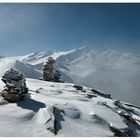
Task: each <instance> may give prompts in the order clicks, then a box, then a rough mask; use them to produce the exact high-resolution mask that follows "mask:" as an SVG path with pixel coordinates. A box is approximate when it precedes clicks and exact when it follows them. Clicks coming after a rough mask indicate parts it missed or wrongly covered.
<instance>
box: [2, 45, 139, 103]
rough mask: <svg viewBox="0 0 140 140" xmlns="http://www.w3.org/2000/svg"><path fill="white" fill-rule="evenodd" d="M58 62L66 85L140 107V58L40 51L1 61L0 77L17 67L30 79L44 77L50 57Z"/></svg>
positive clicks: (79, 51) (109, 53)
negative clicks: (104, 93)
mask: <svg viewBox="0 0 140 140" xmlns="http://www.w3.org/2000/svg"><path fill="white" fill-rule="evenodd" d="M49 56H52V57H53V58H54V59H56V61H57V67H58V68H59V70H60V71H61V73H62V80H64V81H65V82H71V83H77V84H81V85H84V86H88V87H93V88H95V89H99V90H101V91H103V92H107V93H110V94H111V95H112V97H114V98H116V99H121V100H123V101H127V102H130V103H133V104H137V105H140V102H139V100H140V86H139V83H140V56H138V55H137V56H136V55H134V54H130V53H119V52H117V51H113V50H108V51H105V52H98V51H95V50H93V49H89V48H79V49H75V50H72V51H68V52H51V51H48V52H36V53H33V54H29V55H27V56H22V57H9V58H1V59H0V69H1V71H0V76H2V75H3V73H4V72H5V71H6V70H8V69H9V68H11V67H13V68H16V69H17V70H19V71H21V72H22V73H23V74H25V76H26V77H28V78H36V79H38V78H39V77H41V76H42V68H43V64H44V62H45V61H46V59H47V57H49Z"/></svg>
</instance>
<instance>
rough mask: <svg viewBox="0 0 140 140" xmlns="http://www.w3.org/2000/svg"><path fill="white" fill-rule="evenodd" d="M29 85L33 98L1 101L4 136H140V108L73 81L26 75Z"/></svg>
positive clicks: (0, 133) (0, 128) (0, 118)
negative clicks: (33, 77) (40, 78)
mask: <svg viewBox="0 0 140 140" xmlns="http://www.w3.org/2000/svg"><path fill="white" fill-rule="evenodd" d="M2 86H3V83H2V82H1V81H0V90H2V88H3V87H2ZM27 86H28V88H29V92H30V93H31V98H29V99H26V100H23V101H20V102H18V103H12V104H10V103H9V104H5V105H0V136H1V137H2V136H10V137H13V136H15V137H16V136H18V137H27V136H29V137H35V136H37V137H44V136H46V137H47V136H56V137H57V136H58V137H60V136H80V137H82V136H92V137H95V136H96V137H97V136H100V137H106V136H108V137H110V136H114V134H115V133H117V134H116V135H119V133H118V131H119V132H122V133H123V134H124V132H125V133H127V135H128V136H140V108H137V107H134V106H131V105H125V103H122V102H121V106H119V105H120V104H118V105H117V104H115V100H112V99H111V98H110V97H109V96H108V95H106V94H104V93H100V92H99V93H98V92H97V91H95V90H93V89H91V88H87V87H79V86H75V85H74V84H70V83H53V82H45V81H41V80H35V79H28V78H27ZM126 114H127V115H126ZM123 115H124V116H123ZM128 115H129V116H130V118H129V117H128ZM126 117H127V118H126ZM114 129H115V130H114Z"/></svg>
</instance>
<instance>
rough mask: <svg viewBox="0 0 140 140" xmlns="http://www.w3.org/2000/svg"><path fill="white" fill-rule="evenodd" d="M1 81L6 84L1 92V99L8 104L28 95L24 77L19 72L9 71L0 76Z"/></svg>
mask: <svg viewBox="0 0 140 140" xmlns="http://www.w3.org/2000/svg"><path fill="white" fill-rule="evenodd" d="M2 81H3V82H4V83H5V84H6V86H5V88H4V90H3V91H2V95H1V96H2V97H3V98H4V99H5V100H7V101H8V102H17V101H19V100H23V98H24V97H26V96H27V95H28V88H27V87H26V83H25V78H24V75H23V74H21V73H20V72H18V71H16V70H14V69H10V70H8V71H6V72H5V73H4V76H2Z"/></svg>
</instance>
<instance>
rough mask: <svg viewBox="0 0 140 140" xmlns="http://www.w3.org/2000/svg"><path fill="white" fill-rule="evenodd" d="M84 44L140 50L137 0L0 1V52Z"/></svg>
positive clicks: (64, 48)
mask: <svg viewBox="0 0 140 140" xmlns="http://www.w3.org/2000/svg"><path fill="white" fill-rule="evenodd" d="M83 46H85V47H90V48H95V49H97V50H99V51H102V50H107V49H114V50H118V51H123V52H133V53H140V4H132V3H130V4H107V3H106V4H95V3H93V4H76V3H75V4H72V3H71V4H61V3H59V4H55V3H53V4H47V3H46V4H33V3H32V4H29V3H28V4H14V3H13V4H2V3H1V4H0V55H6V56H12V55H24V54H28V53H31V52H35V51H47V50H58V51H59V50H60V51H62V50H71V49H74V48H79V47H83Z"/></svg>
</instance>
